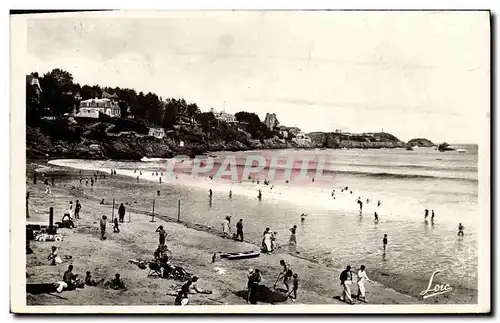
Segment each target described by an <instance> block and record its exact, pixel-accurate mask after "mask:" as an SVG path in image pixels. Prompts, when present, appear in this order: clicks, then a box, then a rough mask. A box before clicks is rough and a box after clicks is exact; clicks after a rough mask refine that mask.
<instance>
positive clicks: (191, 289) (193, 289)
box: [181, 276, 212, 294]
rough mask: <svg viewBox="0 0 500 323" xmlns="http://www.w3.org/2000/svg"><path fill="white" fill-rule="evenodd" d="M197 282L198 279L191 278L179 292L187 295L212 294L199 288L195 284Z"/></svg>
mask: <svg viewBox="0 0 500 323" xmlns="http://www.w3.org/2000/svg"><path fill="white" fill-rule="evenodd" d="M197 282H198V277H196V276H193V277H191V278H190V279H189V280H188V281H187V282H186V283H185V284H184V285H182V287H181V291H182V292H184V293H188V294H197V293H198V294H212V291H210V290H204V289H201V288H199V287H198V286H197V285H196V283H197Z"/></svg>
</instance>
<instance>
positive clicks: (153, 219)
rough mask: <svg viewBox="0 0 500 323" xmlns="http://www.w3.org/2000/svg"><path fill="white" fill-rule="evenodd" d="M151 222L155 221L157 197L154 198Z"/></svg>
mask: <svg viewBox="0 0 500 323" xmlns="http://www.w3.org/2000/svg"><path fill="white" fill-rule="evenodd" d="M149 222H155V199H153V216H152V217H151V221H149Z"/></svg>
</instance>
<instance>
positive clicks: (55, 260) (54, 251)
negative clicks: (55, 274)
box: [47, 246, 62, 266]
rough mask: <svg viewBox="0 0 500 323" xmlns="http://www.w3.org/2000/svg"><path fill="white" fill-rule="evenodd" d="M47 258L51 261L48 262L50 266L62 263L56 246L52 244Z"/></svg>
mask: <svg viewBox="0 0 500 323" xmlns="http://www.w3.org/2000/svg"><path fill="white" fill-rule="evenodd" d="M47 260H50V261H51V262H50V265H51V266H55V265H58V264H62V259H61V257H60V256H59V255H58V254H57V247H56V246H52V251H51V252H50V254H49V256H48V257H47Z"/></svg>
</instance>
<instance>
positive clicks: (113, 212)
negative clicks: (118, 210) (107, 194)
mask: <svg viewBox="0 0 500 323" xmlns="http://www.w3.org/2000/svg"><path fill="white" fill-rule="evenodd" d="M114 218H115V199H113V211H111V222H113V220H114Z"/></svg>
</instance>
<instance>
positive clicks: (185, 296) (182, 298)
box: [174, 290, 189, 306]
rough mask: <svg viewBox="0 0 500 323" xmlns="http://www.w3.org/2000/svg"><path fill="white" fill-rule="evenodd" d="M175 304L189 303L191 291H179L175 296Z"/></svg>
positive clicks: (183, 304)
mask: <svg viewBox="0 0 500 323" xmlns="http://www.w3.org/2000/svg"><path fill="white" fill-rule="evenodd" d="M174 304H175V305H181V306H185V305H187V304H189V293H186V292H184V291H182V290H181V291H179V292H178V293H177V296H176V297H175V301H174Z"/></svg>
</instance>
